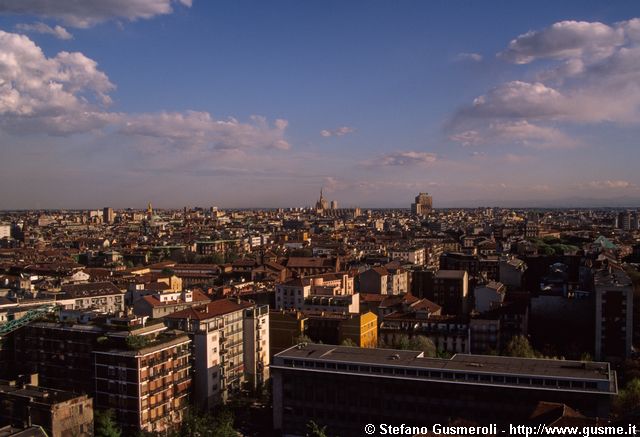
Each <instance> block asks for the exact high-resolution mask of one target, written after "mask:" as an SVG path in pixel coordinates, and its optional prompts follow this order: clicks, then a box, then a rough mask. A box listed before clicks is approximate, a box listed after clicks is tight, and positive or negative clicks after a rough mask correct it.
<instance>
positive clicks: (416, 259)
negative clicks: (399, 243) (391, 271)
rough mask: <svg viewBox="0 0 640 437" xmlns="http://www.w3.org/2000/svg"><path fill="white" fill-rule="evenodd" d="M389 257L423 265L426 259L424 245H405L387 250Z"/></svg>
mask: <svg viewBox="0 0 640 437" xmlns="http://www.w3.org/2000/svg"><path fill="white" fill-rule="evenodd" d="M389 257H390V258H391V259H392V260H398V261H401V262H404V263H411V264H413V265H415V266H424V265H425V261H426V249H425V248H424V247H407V248H398V249H391V250H389Z"/></svg>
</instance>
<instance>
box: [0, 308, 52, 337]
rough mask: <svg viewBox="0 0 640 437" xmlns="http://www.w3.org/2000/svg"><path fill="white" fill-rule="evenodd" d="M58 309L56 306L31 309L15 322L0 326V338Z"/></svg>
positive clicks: (11, 321)
mask: <svg viewBox="0 0 640 437" xmlns="http://www.w3.org/2000/svg"><path fill="white" fill-rule="evenodd" d="M57 309H58V306H57V305H42V306H39V307H37V308H34V309H31V310H29V311H27V312H26V313H25V314H24V315H23V316H22V317H20V318H19V319H15V320H10V321H8V322H7V323H5V324H4V325H0V338H2V336H3V335H7V334H9V333H11V332H13V331H15V330H16V329H18V328H21V327H23V326H25V325H27V324H29V323H30V322H32V321H34V320H37V319H39V318H41V317H44V316H46V315H47V314H51V313H53V312H54V311H55V310H57Z"/></svg>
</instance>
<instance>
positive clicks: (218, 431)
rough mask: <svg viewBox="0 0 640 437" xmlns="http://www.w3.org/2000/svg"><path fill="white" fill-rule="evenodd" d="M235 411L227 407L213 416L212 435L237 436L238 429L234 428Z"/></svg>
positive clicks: (215, 436) (213, 436) (220, 436)
mask: <svg viewBox="0 0 640 437" xmlns="http://www.w3.org/2000/svg"><path fill="white" fill-rule="evenodd" d="M233 420H234V417H233V413H232V412H231V411H229V410H227V409H223V410H221V411H220V412H219V413H218V414H216V416H215V417H214V418H213V434H211V435H212V437H237V436H238V431H236V430H235V429H234V428H233Z"/></svg>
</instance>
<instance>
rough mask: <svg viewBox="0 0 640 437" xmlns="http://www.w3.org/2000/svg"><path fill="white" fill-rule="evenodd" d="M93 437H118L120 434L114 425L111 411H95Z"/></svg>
mask: <svg viewBox="0 0 640 437" xmlns="http://www.w3.org/2000/svg"><path fill="white" fill-rule="evenodd" d="M93 419H94V430H95V431H94V435H95V437H120V436H121V434H122V432H121V431H120V428H119V427H118V425H117V424H116V421H115V413H114V412H113V410H96V411H95V413H94V415H93Z"/></svg>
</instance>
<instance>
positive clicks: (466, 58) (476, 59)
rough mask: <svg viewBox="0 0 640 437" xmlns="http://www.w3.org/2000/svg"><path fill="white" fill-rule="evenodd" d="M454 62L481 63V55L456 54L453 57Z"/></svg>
mask: <svg viewBox="0 0 640 437" xmlns="http://www.w3.org/2000/svg"><path fill="white" fill-rule="evenodd" d="M455 60H456V61H472V62H480V61H482V55H481V54H480V53H458V54H457V55H456V57H455Z"/></svg>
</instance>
